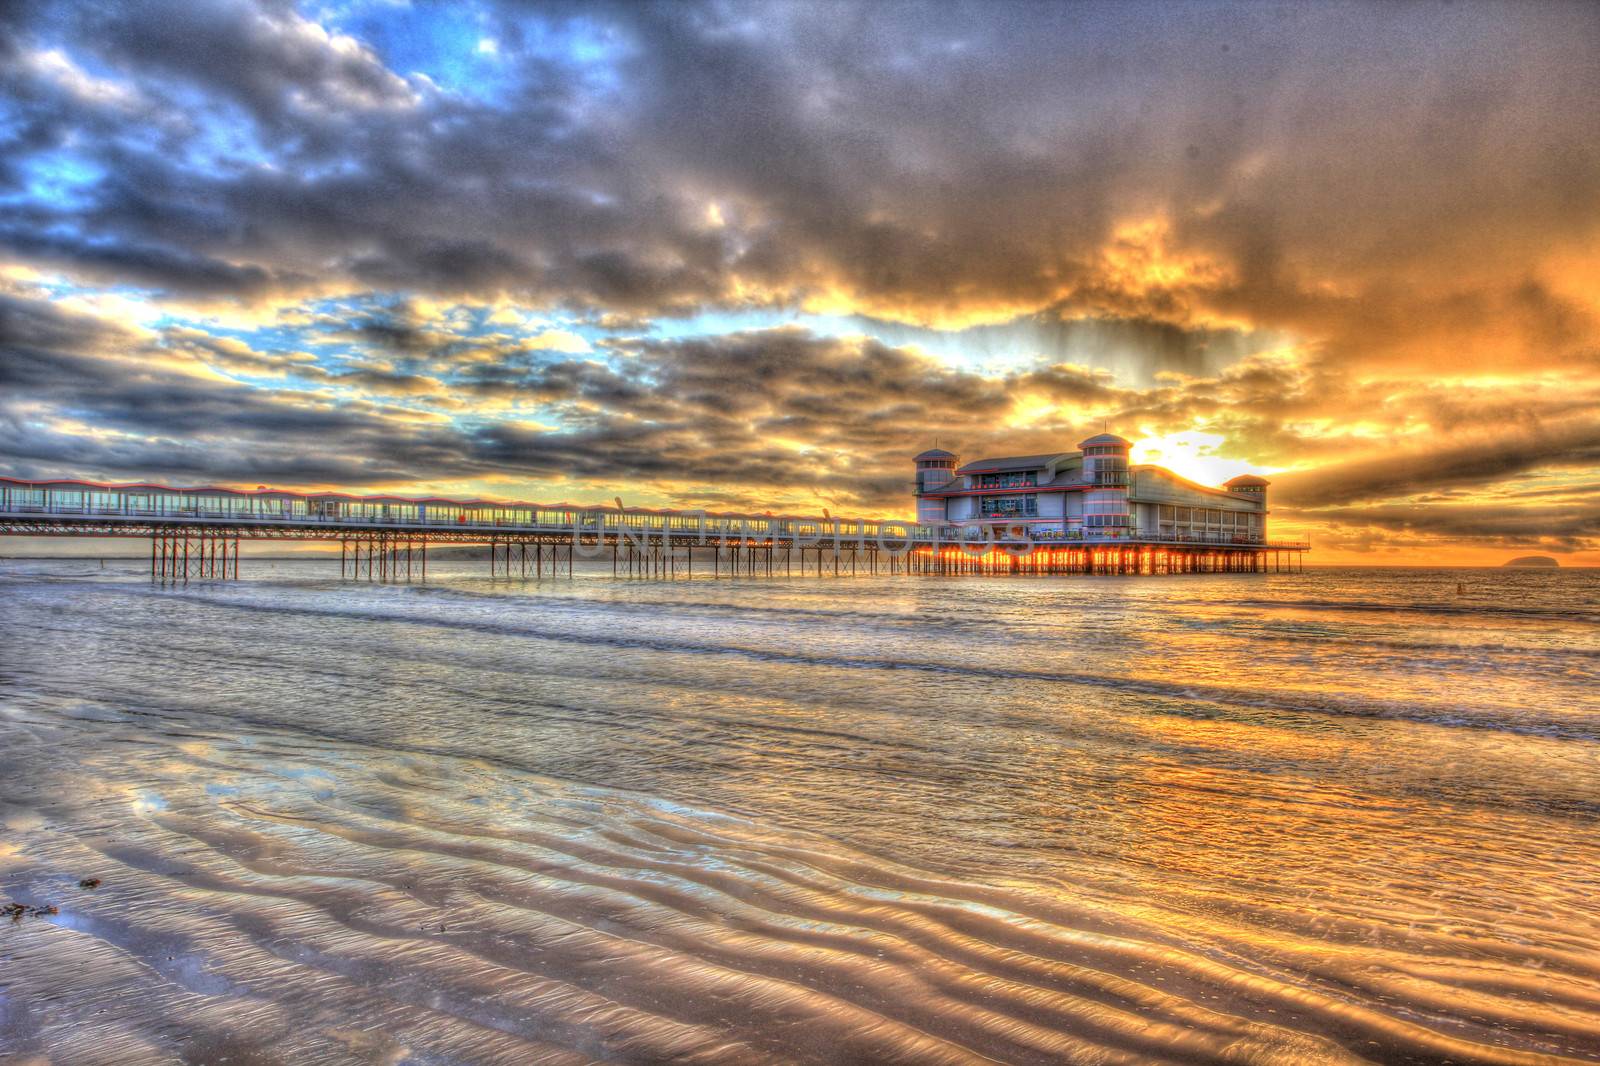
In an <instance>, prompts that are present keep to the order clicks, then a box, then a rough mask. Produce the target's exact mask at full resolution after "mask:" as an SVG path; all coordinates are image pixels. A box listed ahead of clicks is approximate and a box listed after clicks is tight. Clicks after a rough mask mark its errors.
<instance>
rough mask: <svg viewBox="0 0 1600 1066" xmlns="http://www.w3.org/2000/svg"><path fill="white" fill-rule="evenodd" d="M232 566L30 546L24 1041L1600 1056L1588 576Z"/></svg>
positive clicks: (15, 1004)
mask: <svg viewBox="0 0 1600 1066" xmlns="http://www.w3.org/2000/svg"><path fill="white" fill-rule="evenodd" d="M242 569H243V570H244V571H245V576H246V578H247V580H245V581H243V582H240V583H228V584H223V583H196V584H191V585H189V586H188V587H187V588H184V589H179V590H163V589H157V588H152V587H151V586H150V584H149V582H148V580H147V578H146V577H144V575H142V574H140V573H139V564H134V563H127V562H117V561H112V562H110V563H108V564H107V569H105V570H101V569H100V568H99V567H98V565H97V564H96V563H94V562H92V561H91V562H88V563H84V562H52V563H41V562H20V561H11V562H0V897H3V898H4V899H5V900H13V901H18V902H22V903H25V904H29V905H38V906H45V905H55V906H57V907H58V909H59V912H58V913H57V914H54V915H45V916H43V917H24V918H22V919H21V920H19V921H17V922H14V923H5V922H0V1061H5V1062H8V1063H10V1062H19V1063H20V1062H27V1063H32V1062H40V1063H44V1062H49V1063H61V1064H77V1063H117V1064H129V1063H146V1062H149V1063H157V1062H223V1061H227V1062H233V1063H258V1062H263V1063H264V1062H287V1063H304V1062H349V1063H358V1062H360V1063H365V1062H406V1063H464V1062H503V1063H542V1062H550V1063H566V1062H574V1063H576V1062H587V1061H593V1060H608V1061H620V1062H661V1061H683V1062H696V1063H746V1062H751V1063H754V1062H772V1061H803V1062H873V1063H876V1062H908V1063H945V1062H951V1063H954V1062H975V1061H991V1060H992V1061H999V1062H1083V1063H1135V1062H1152V1061H1170V1062H1184V1063H1195V1062H1237V1063H1324V1062H1355V1061H1376V1062H1418V1063H1422V1062H1438V1063H1442V1062H1555V1061H1562V1060H1581V1061H1591V1062H1592V1061H1600V828H1597V822H1600V572H1596V571H1563V572H1559V573H1545V572H1531V571H1510V572H1508V571H1467V572H1463V571H1426V570H1367V571H1358V570H1348V571H1333V570H1323V571H1313V572H1308V573H1305V574H1295V575H1288V574H1285V575H1214V576H1190V577H1178V578H1162V579H1149V578H1146V579H1116V578H1036V579H1028V578H1023V579H984V578H944V579H941V578H930V577H921V578H906V577H894V578H867V577H862V578H857V579H853V580H851V579H844V580H819V579H817V578H808V579H805V580H800V579H795V580H792V581H785V580H765V579H763V580H748V581H729V580H726V579H724V580H720V581H718V580H711V579H705V580H702V579H696V580H695V581H693V582H692V583H686V582H683V581H679V582H676V583H668V582H634V583H630V582H627V581H613V580H611V579H610V577H609V575H607V576H604V577H601V576H598V575H596V576H592V577H588V576H585V575H583V574H581V573H580V574H579V576H578V577H577V578H576V579H572V580H568V579H566V578H562V579H560V580H555V581H549V580H547V581H545V582H544V583H542V584H541V583H535V582H531V581H530V582H522V581H514V582H506V581H504V580H502V581H500V582H498V583H496V582H491V581H489V580H487V579H485V578H484V577H483V576H482V571H483V570H484V569H486V564H484V563H477V564H470V563H462V564H456V566H455V567H454V568H453V572H452V570H451V568H439V567H435V568H434V569H433V571H432V573H431V575H430V576H431V577H433V579H434V580H432V581H431V582H430V584H429V585H428V586H426V587H422V586H419V585H411V586H387V587H385V586H379V585H366V584H362V585H354V584H352V585H341V584H340V583H338V582H337V581H332V580H329V579H328V569H329V567H328V564H326V563H305V562H293V563H288V562H279V563H268V562H264V561H257V560H251V559H246V560H244V563H243V566H242ZM1459 581H1465V582H1466V592H1465V594H1464V595H1463V594H1458V592H1457V582H1459ZM83 878H99V879H100V881H101V884H100V885H99V886H98V887H97V888H93V889H83V888H79V887H78V882H79V880H80V879H83Z"/></svg>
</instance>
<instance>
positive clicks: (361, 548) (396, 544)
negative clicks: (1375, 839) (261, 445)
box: [0, 478, 1310, 581]
mask: <svg viewBox="0 0 1600 1066" xmlns="http://www.w3.org/2000/svg"><path fill="white" fill-rule="evenodd" d="M0 535H6V536H43V537H129V538H141V539H143V538H147V539H149V540H150V545H151V552H150V560H151V563H150V566H151V575H152V577H154V578H156V579H158V580H179V581H184V580H189V579H190V578H216V579H224V578H236V577H238V570H239V545H240V543H241V542H243V541H327V542H338V543H339V544H340V565H341V573H342V574H344V576H346V577H357V578H366V579H372V580H402V581H403V580H412V579H418V578H420V579H425V578H426V576H427V549H428V546H429V545H430V544H477V545H488V546H489V549H490V552H489V556H490V558H489V566H490V573H491V574H496V575H498V574H504V575H506V576H508V577H509V576H512V574H513V573H519V574H520V575H522V576H531V577H543V576H545V575H547V574H549V575H554V574H557V573H565V574H568V575H570V574H571V573H572V571H573V566H574V564H575V563H576V562H577V561H580V560H591V559H592V560H598V559H608V560H609V561H610V562H611V564H612V568H613V572H614V573H616V574H618V575H619V576H623V575H628V576H656V577H672V576H692V575H693V573H694V571H695V564H696V562H697V561H699V563H700V569H701V572H702V573H710V574H716V575H724V574H728V575H738V574H742V575H749V576H756V575H766V576H772V575H776V574H794V573H796V572H799V573H802V574H805V573H816V574H832V575H836V576H843V575H846V574H853V573H861V572H868V573H879V572H886V573H916V574H946V575H954V574H1065V573H1078V574H1083V573H1087V574H1178V573H1202V572H1206V573H1212V572H1230V573H1231V572H1241V573H1251V572H1257V573H1259V572H1266V571H1275V570H1286V569H1298V568H1300V567H1301V566H1302V565H1303V563H1302V558H1303V555H1304V553H1305V552H1306V551H1308V550H1309V547H1310V546H1309V545H1308V544H1305V543H1303V542H1293V541H1270V540H1260V541H1249V540H1244V539H1241V538H1237V537H1234V538H1228V539H1226V540H1224V539H1222V538H1221V537H1217V538H1215V539H1208V538H1207V537H1206V536H1205V535H1201V534H1196V535H1190V536H1186V537H1184V538H1181V539H1171V538H1168V539H1162V538H1159V537H1154V536H1142V535H1139V534H1137V533H1134V534H1132V535H1121V536H1107V535H1102V536H1093V535H1076V536H1074V535H1070V534H1069V535H1063V536H1056V537H1050V536H1040V535H1037V534H1034V535H1027V534H1026V533H1025V532H1024V529H1023V528H1022V527H1013V528H1007V527H1005V526H1004V525H995V524H979V523H972V524H968V525H923V524H918V523H914V522H901V521H893V520H879V519H862V518H834V517H832V516H830V515H823V516H821V517H817V516H795V515H772V514H763V515H754V514H713V513H709V512H705V511H658V510H649V509H644V508H626V507H620V506H619V507H616V508H593V507H581V506H575V505H570V504H532V503H508V502H502V501H492V500H452V499H445V498H442V497H429V498H422V499H415V498H407V497H398V496H351V495H347V494H344V493H329V492H325V493H298V492H290V491H287V490H281V489H268V488H262V489H257V490H255V491H243V490H235V489H226V488H219V487H204V488H175V487H171V486H166V485H153V484H129V485H105V484H97V483H90V482H82V481H24V480H18V479H13V478H0Z"/></svg>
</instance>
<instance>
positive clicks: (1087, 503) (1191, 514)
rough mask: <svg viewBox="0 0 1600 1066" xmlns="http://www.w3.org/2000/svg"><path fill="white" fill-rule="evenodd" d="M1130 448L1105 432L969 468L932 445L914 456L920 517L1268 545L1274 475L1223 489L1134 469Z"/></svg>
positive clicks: (1042, 534) (1036, 533) (1092, 534)
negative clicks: (1066, 446)
mask: <svg viewBox="0 0 1600 1066" xmlns="http://www.w3.org/2000/svg"><path fill="white" fill-rule="evenodd" d="M1130 447H1131V445H1130V443H1129V442H1128V441H1127V440H1125V439H1123V438H1122V437H1119V436H1117V435H1116V434H1114V433H1100V434H1096V435H1095V436H1093V437H1090V438H1089V439H1088V440H1086V441H1083V442H1082V443H1080V444H1079V445H1078V450H1077V451H1070V452H1049V453H1046V454H1043V455H1009V456H1001V457H999V458H991V459H978V460H975V461H973V462H970V463H965V464H962V463H961V461H960V457H959V456H957V455H955V454H953V453H951V452H948V451H945V450H943V449H941V448H934V449H930V450H929V451H925V452H923V453H922V454H920V455H918V456H917V457H916V459H915V460H914V462H915V463H916V472H917V480H916V483H915V497H916V503H917V521H918V522H922V523H926V524H930V525H937V524H951V525H968V524H972V523H977V524H980V525H994V526H1000V527H1003V528H1008V529H1012V528H1025V529H1026V531H1027V534H1028V536H1029V537H1030V538H1031V539H1034V540H1041V541H1049V540H1083V539H1090V540H1105V539H1128V540H1155V541H1163V542H1168V543H1183V542H1199V543H1210V544H1241V545H1249V544H1263V543H1265V542H1266V539H1267V486H1268V484H1269V483H1268V482H1267V480H1266V479H1265V478H1260V477H1256V476H1254V475H1251V474H1246V475H1243V476H1240V477H1236V478H1233V479H1232V480H1230V481H1228V482H1227V483H1226V484H1224V485H1223V486H1221V487H1220V488H1213V487H1211V486H1208V485H1200V484H1196V483H1195V482H1193V481H1190V480H1188V479H1187V478H1183V477H1179V476H1178V475H1177V474H1174V473H1173V472H1172V471H1170V470H1167V469H1165V468H1163V467H1159V466H1151V465H1137V466H1136V465H1133V464H1131V463H1130V462H1129V461H1128V451H1129V448H1130Z"/></svg>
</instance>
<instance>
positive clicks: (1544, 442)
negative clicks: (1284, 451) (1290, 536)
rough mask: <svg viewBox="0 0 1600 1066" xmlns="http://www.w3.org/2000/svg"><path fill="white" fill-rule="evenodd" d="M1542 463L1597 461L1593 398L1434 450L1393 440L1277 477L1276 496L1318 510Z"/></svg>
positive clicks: (1471, 481) (1489, 478)
mask: <svg viewBox="0 0 1600 1066" xmlns="http://www.w3.org/2000/svg"><path fill="white" fill-rule="evenodd" d="M1491 424H1493V423H1491ZM1547 466H1558V467H1575V468H1589V467H1595V466H1600V406H1597V405H1596V404H1595V403H1594V401H1593V400H1592V399H1591V401H1590V403H1589V404H1588V406H1587V407H1586V408H1585V409H1584V410H1583V411H1582V412H1581V416H1580V417H1578V418H1576V419H1574V420H1572V421H1569V422H1566V423H1557V424H1554V425H1550V426H1535V427H1528V428H1518V427H1516V426H1505V428H1504V429H1503V430H1502V431H1501V432H1498V433H1494V434H1483V435H1482V436H1481V437H1480V439H1477V440H1473V441H1471V442H1469V443H1462V444H1453V445H1444V446H1437V447H1433V448H1424V449H1418V448H1408V447H1406V446H1404V445H1403V444H1400V443H1398V442H1397V443H1396V445H1395V446H1393V447H1391V448H1389V449H1386V450H1385V451H1384V452H1383V453H1382V454H1381V455H1379V456H1378V457H1376V458H1363V459H1361V460H1359V461H1356V462H1347V463H1338V462H1335V463H1331V464H1329V465H1326V466H1323V467H1319V468H1317V469H1315V470H1310V471H1307V472H1305V473H1301V474H1291V475H1286V476H1284V477H1282V478H1280V479H1279V482H1278V484H1277V486H1276V489H1277V491H1276V493H1275V496H1276V498H1277V499H1278V500H1280V501H1281V502H1283V503H1285V504H1290V505H1294V506H1299V507H1318V506H1327V505H1330V504H1337V503H1344V502H1349V501H1358V500H1374V499H1386V498H1390V497H1395V496H1407V495H1412V494H1415V493H1419V492H1423V491H1428V490H1437V489H1442V488H1449V487H1453V486H1481V485H1486V484H1491V483H1494V482H1498V481H1501V480H1503V479H1505V478H1507V477H1510V476H1513V475H1516V474H1519V473H1522V472H1524V471H1528V470H1533V469H1535V468H1539V467H1547Z"/></svg>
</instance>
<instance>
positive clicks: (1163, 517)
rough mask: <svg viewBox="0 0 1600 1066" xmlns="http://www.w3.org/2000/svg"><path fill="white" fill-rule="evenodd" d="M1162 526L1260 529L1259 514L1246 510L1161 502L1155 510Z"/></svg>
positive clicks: (1157, 519)
mask: <svg viewBox="0 0 1600 1066" xmlns="http://www.w3.org/2000/svg"><path fill="white" fill-rule="evenodd" d="M1156 521H1157V522H1158V523H1159V524H1160V525H1162V526H1169V525H1170V526H1179V527H1184V526H1192V527H1194V528H1196V529H1200V528H1206V529H1260V528H1261V515H1259V514H1252V513H1250V512H1248V511H1223V510H1219V509H1216V508H1212V507H1176V506H1171V505H1168V504H1162V505H1161V506H1160V507H1159V508H1157V510H1156Z"/></svg>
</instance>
